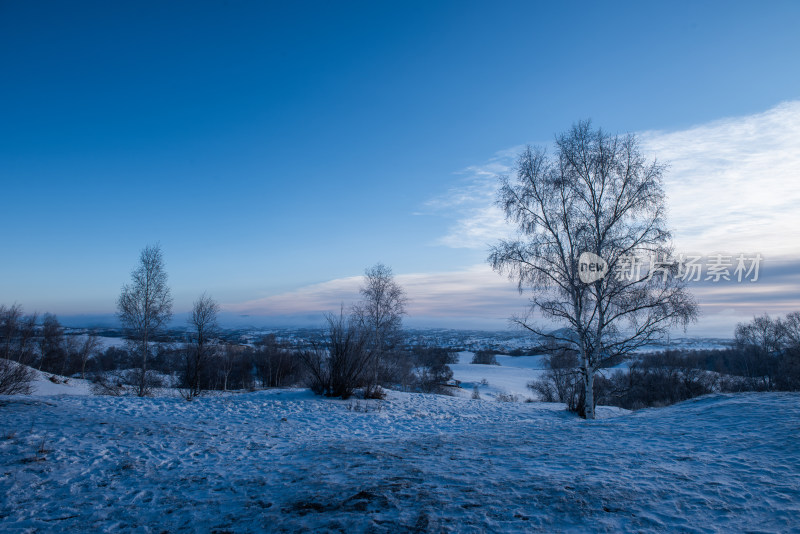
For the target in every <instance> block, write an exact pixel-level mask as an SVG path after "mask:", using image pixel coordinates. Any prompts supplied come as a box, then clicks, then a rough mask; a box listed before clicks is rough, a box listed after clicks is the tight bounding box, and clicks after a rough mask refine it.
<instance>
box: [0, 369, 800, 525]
mask: <svg viewBox="0 0 800 534" xmlns="http://www.w3.org/2000/svg"><path fill="white" fill-rule="evenodd" d="M501 367H502V366H501ZM364 410H366V411H364ZM601 413H602V414H603V415H605V416H606V417H605V418H604V419H601V420H599V421H583V420H580V419H577V418H575V417H573V416H571V415H569V414H567V413H566V412H565V411H564V410H563V406H559V405H549V404H541V403H500V402H494V401H489V400H471V399H464V398H457V397H445V396H435V395H422V394H411V393H397V392H392V393H390V396H389V397H388V399H387V400H386V401H340V400H329V399H319V398H315V397H313V396H312V395H311V394H310V393H309V392H308V391H307V390H272V391H263V392H256V393H242V394H233V395H227V396H209V397H204V398H200V399H198V400H195V401H192V402H187V401H184V400H182V399H180V398H175V397H157V398H144V399H140V398H135V397H117V398H115V397H96V396H91V395H82V396H81V395H74V396H67V395H62V396H49V397H48V396H45V397H42V396H14V397H0V428H2V435H0V496H1V497H0V531H3V532H8V531H30V532H32V531H42V532H87V531H118V530H122V531H138V532H162V531H169V532H180V531H204V532H211V531H215V530H216V531H219V532H256V531H285V532H296V531H301V530H310V529H316V530H319V531H323V532H325V531H336V532H338V531H347V532H408V531H452V532H485V531H509V532H529V531H546V532H553V531H576V532H585V531H640V532H648V531H650V532H660V531H665V530H678V531H683V532H734V531H738V532H741V531H759V532H788V531H792V530H793V529H795V530H796V529H797V528H798V526H797V525H798V523H797V517H798V516H799V515H798V514H800V445H798V437H800V427H799V426H798V421H800V395H797V394H739V395H714V396H710V397H704V398H700V399H696V400H694V401H689V402H686V403H683V404H680V405H676V406H672V407H669V408H662V409H651V410H642V411H639V412H635V413H625V414H620V412H619V411H616V412H615V411H613V410H607V409H602V408H601Z"/></svg>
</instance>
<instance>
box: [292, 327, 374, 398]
mask: <svg viewBox="0 0 800 534" xmlns="http://www.w3.org/2000/svg"><path fill="white" fill-rule="evenodd" d="M327 321H328V332H327V336H326V340H325V343H324V345H323V346H316V347H314V348H312V349H311V350H305V351H301V352H300V353H299V357H300V359H301V361H302V362H303V363H304V364H305V366H306V368H307V369H308V373H309V374H308V382H309V387H310V388H311V391H313V392H314V393H315V394H317V395H325V396H326V397H341V398H342V399H347V398H349V397H350V396H352V394H353V392H354V391H355V389H356V388H358V387H361V386H365V385H368V384H369V382H370V381H369V380H368V377H367V376H366V374H367V373H366V371H367V369H369V365H370V363H371V361H372V359H373V356H374V353H373V351H371V350H370V348H369V337H368V336H367V335H366V333H365V332H364V330H363V329H362V328H360V327H359V326H358V324H357V323H356V322H355V321H353V320H351V319H349V318H346V317H345V316H344V314H343V313H340V314H339V316H338V317H337V316H334V315H329V316H328V317H327Z"/></svg>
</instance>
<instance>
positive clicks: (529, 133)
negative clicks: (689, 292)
mask: <svg viewBox="0 0 800 534" xmlns="http://www.w3.org/2000/svg"><path fill="white" fill-rule="evenodd" d="M799 27H800V3H797V2H767V3H747V4H745V3H741V4H740V3H730V2H719V3H712V2H705V3H699V2H630V3H619V2H612V3H609V2H558V3H557V2H552V3H535V2H518V3H517V2H499V3H498V2H492V3H489V2H483V3H477V2H419V3H414V2H363V3H352V2H348V3H343V2H336V3H334V2H318V3H316V2H291V3H289V2H283V3H280V4H277V3H276V4H271V3H267V2H241V1H236V0H230V1H205V2H204V1H193V2H130V3H121V2H82V1H76V2H26V1H9V0H7V1H0V180H1V181H2V188H0V202H1V204H0V241H1V242H2V248H1V250H2V252H1V253H0V254H2V255H1V256H0V303H3V304H11V303H13V302H19V303H21V304H22V305H23V306H24V307H25V309H26V310H27V311H40V312H43V311H52V312H55V313H58V314H59V315H61V316H74V315H102V314H108V313H112V312H113V311H114V306H115V300H116V297H117V295H118V294H119V290H120V287H121V286H122V284H124V283H125V282H126V281H127V280H128V278H129V273H130V271H131V269H132V268H133V267H134V266H135V263H136V261H137V257H138V253H139V250H140V249H141V248H142V247H143V246H145V245H147V244H150V243H155V242H160V244H161V246H162V248H163V251H164V255H165V259H166V263H167V268H168V271H169V275H170V281H171V285H172V288H173V294H174V296H175V301H176V306H175V307H176V311H177V312H183V311H186V310H187V309H188V307H189V305H190V303H191V301H192V300H193V299H194V298H195V297H196V296H197V295H198V294H199V293H201V292H202V291H208V292H209V293H210V294H212V295H213V296H214V297H215V298H216V299H217V300H219V301H220V302H222V303H223V305H224V309H225V310H226V312H227V313H228V314H229V315H230V316H231V317H233V316H237V315H242V314H248V315H250V316H251V319H252V320H253V321H254V322H257V320H256V318H258V321H260V322H262V323H264V324H269V323H277V322H280V321H283V322H287V321H288V322H291V321H292V320H294V319H297V320H298V321H300V320H301V318H302V319H303V320H308V319H309V318H310V319H311V320H315V319H314V318H318V314H319V312H320V311H324V310H329V309H331V308H333V309H335V308H337V307H338V306H337V303H339V302H343V301H347V300H348V299H350V298H352V297H353V296H354V292H355V291H356V289H357V286H358V279H357V278H356V277H358V276H359V275H360V274H361V273H362V272H363V270H364V268H365V267H367V266H369V265H372V264H374V263H375V262H377V261H382V262H384V263H386V264H388V265H390V266H391V267H392V268H393V269H394V271H395V273H397V274H398V276H399V279H400V280H401V282H403V283H404V284H406V285H407V286H408V289H409V294H410V296H411V297H412V305H411V307H410V312H411V317H410V318H409V322H410V324H415V325H417V326H422V325H431V326H439V325H447V326H456V327H457V326H464V327H476V326H486V327H503V326H504V325H505V323H504V321H505V318H506V317H508V316H509V315H510V314H512V313H517V312H520V311H522V309H523V308H524V304H525V300H524V298H523V297H520V296H518V295H517V294H516V293H515V292H514V291H513V286H511V285H509V284H508V282H506V281H505V280H503V279H502V278H501V277H499V276H498V275H495V274H494V273H491V272H490V271H489V270H488V268H487V267H486V265H485V259H486V256H487V248H488V244H489V243H491V242H493V240H494V239H496V238H497V236H499V235H502V233H503V232H504V228H503V224H502V220H501V219H499V218H498V214H497V212H496V209H495V208H493V207H492V198H493V194H494V187H495V184H496V175H497V173H502V172H506V171H507V170H508V169H509V166H510V164H511V162H512V161H513V154H514V153H515V152H516V151H517V150H518V149H519V147H520V146H522V145H524V144H526V143H533V144H548V143H550V142H551V141H552V139H553V135H554V134H555V133H557V132H560V131H563V130H564V129H566V128H568V127H569V126H570V125H571V124H572V123H573V122H575V121H576V120H578V119H582V118H591V119H592V120H593V121H594V123H595V124H596V125H598V126H602V127H603V128H604V129H606V130H609V131H612V132H620V133H624V132H636V133H638V134H640V136H641V139H642V142H643V146H644V147H645V149H647V151H648V154H652V155H653V156H656V157H658V158H659V159H662V160H667V161H670V162H671V163H672V167H671V170H670V174H668V176H667V186H668V187H667V192H668V194H669V197H670V212H671V215H672V216H673V218H672V223H673V226H674V227H675V229H676V245H678V247H679V248H681V249H685V250H692V251H698V252H702V253H712V252H717V251H718V250H727V251H730V252H755V251H759V252H763V253H764V254H765V257H766V258H768V259H769V260H770V261H772V263H771V264H769V263H765V265H764V272H765V275H764V278H763V280H762V281H763V282H764V283H763V284H761V285H759V286H758V287H756V288H752V287H750V288H742V287H741V286H731V287H729V288H726V289H725V290H721V289H720V288H719V287H716V288H709V287H707V285H703V286H702V287H700V286H698V288H697V295H698V299H699V300H700V303H701V305H702V306H703V313H704V317H703V319H702V320H701V323H700V324H699V325H698V326H697V327H696V328H695V329H694V331H693V332H692V333H697V334H702V333H711V332H713V333H718V334H726V333H729V332H731V331H732V328H733V324H735V321H736V320H739V319H740V318H747V317H748V316H752V315H753V314H754V313H760V312H761V311H771V312H773V313H783V312H785V311H788V310H790V309H800V295H799V294H798V290H797V287H798V281H800V279H799V277H798V275H800V262H799V261H798V258H800V241H799V240H798V239H797V238H798V237H799V236H798V228H799V227H800V226H798V225H800V217H799V216H798V215H797V211H798V209H797V206H798V205H800V204H798V202H800V191H799V190H798V187H799V186H798V183H799V182H800V180H799V179H798V178H800V177H799V176H798V173H800V171H799V170H798V169H800V68H798V67H800V65H798V58H800V32H798V31H797V28H799ZM770 265H772V267H773V268H772V271H771V274H769V271H768V268H769V266H770ZM248 320H249V319H248Z"/></svg>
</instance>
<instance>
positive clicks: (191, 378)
mask: <svg viewBox="0 0 800 534" xmlns="http://www.w3.org/2000/svg"><path fill="white" fill-rule="evenodd" d="M218 314H219V304H217V303H216V302H215V301H214V299H212V298H211V297H209V296H208V295H206V294H205V293H203V294H202V295H200V297H199V298H198V299H197V300H196V301H195V302H194V304H193V305H192V313H191V315H190V316H189V325H190V326H191V328H192V331H191V334H190V335H191V342H190V343H189V346H188V350H187V353H186V370H185V372H186V376H185V377H184V381H185V382H186V387H187V397H189V398H191V397H197V396H198V395H200V393H201V392H202V384H201V377H202V375H203V373H204V371H205V367H206V364H207V363H208V360H209V359H210V358H211V352H212V351H213V349H214V347H213V346H212V345H211V343H212V342H213V341H214V338H215V336H216V335H217V334H218V333H219V324H218V323H217V315H218Z"/></svg>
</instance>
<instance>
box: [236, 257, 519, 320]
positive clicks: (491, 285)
mask: <svg viewBox="0 0 800 534" xmlns="http://www.w3.org/2000/svg"><path fill="white" fill-rule="evenodd" d="M396 280H397V282H398V283H399V284H400V285H402V286H403V288H404V289H405V290H406V293H407V295H408V298H409V303H408V312H409V315H410V316H416V317H427V318H437V317H438V318H458V317H461V318H479V319H481V318H482V319H486V320H487V321H493V320H505V319H507V318H508V317H509V315H511V314H512V313H514V312H517V311H519V305H520V303H523V302H524V299H522V298H521V297H520V296H519V294H518V293H517V289H516V285H515V284H513V283H511V282H509V281H508V280H507V279H506V278H504V277H502V276H499V275H497V273H495V272H493V271H492V270H491V269H490V268H489V267H488V266H487V265H477V266H474V267H471V268H468V269H464V270H460V271H452V272H440V273H412V274H400V275H397V276H396ZM361 283H362V278H361V277H358V276H354V277H347V278H339V279H336V280H331V281H328V282H324V283H321V284H313V285H309V286H305V287H302V288H299V289H296V290H294V291H289V292H286V293H282V294H279V295H273V296H269V297H265V298H261V299H257V300H252V301H249V302H244V303H240V304H228V305H226V306H225V310H226V311H228V312H236V313H246V314H251V315H268V316H270V315H272V316H277V315H295V314H309V313H324V312H329V311H336V310H338V309H339V307H340V306H342V305H344V306H345V307H349V306H350V304H352V303H353V302H355V301H356V300H357V299H358V298H359V293H358V290H359V286H360V284H361Z"/></svg>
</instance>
